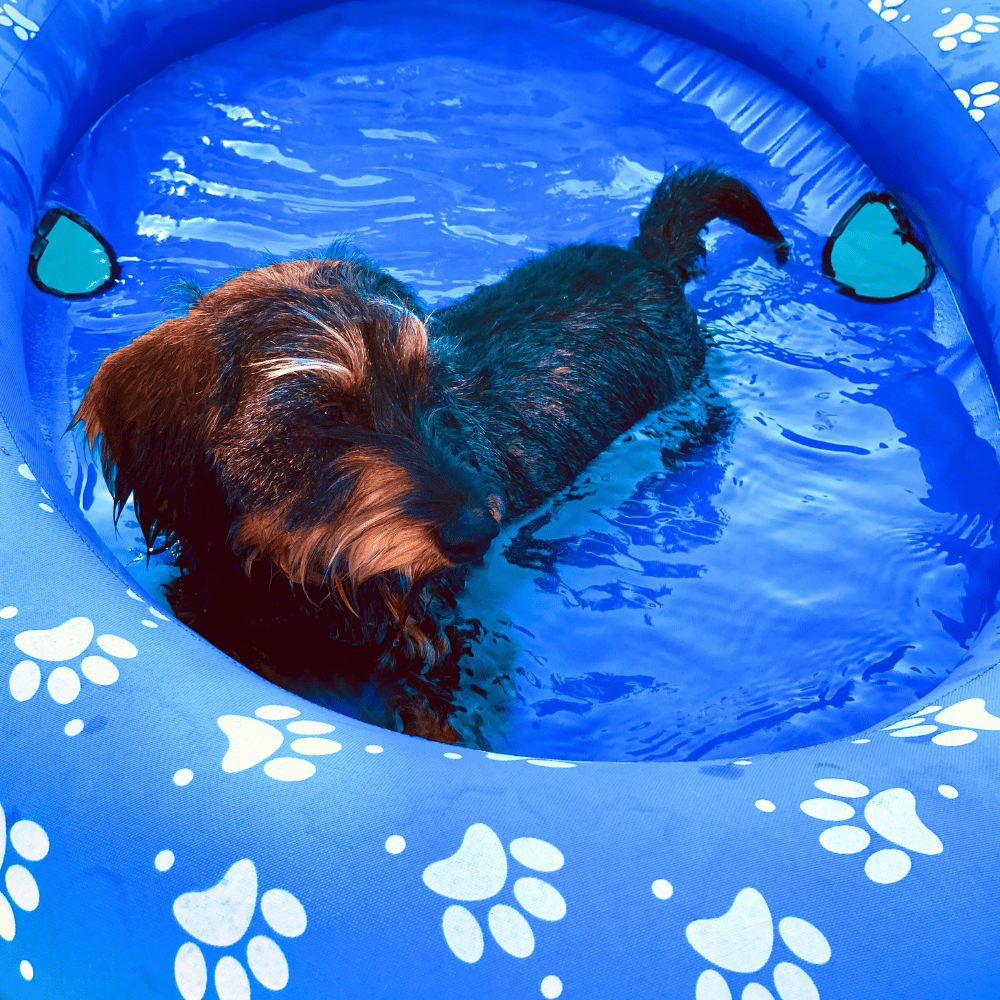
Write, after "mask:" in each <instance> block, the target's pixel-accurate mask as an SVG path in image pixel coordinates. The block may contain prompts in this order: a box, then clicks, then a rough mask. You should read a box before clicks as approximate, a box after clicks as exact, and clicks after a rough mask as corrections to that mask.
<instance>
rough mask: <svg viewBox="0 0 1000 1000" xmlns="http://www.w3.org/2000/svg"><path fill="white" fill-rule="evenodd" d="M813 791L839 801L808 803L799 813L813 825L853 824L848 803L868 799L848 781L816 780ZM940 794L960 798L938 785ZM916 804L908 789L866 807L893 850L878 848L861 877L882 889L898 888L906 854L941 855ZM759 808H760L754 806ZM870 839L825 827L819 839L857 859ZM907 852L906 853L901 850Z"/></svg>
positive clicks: (855, 830) (875, 798)
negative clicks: (815, 822)
mask: <svg viewBox="0 0 1000 1000" xmlns="http://www.w3.org/2000/svg"><path fill="white" fill-rule="evenodd" d="M814 784H815V786H816V787H817V788H818V789H819V790H820V791H821V792H825V793H826V794H827V795H838V796H840V798H837V799H833V798H815V799H806V800H805V801H804V802H802V803H800V804H799V808H800V809H801V810H802V811H803V812H804V813H805V814H806V815H807V816H812V817H813V819H819V820H823V821H825V822H828V823H829V822H833V823H839V824H842V823H843V821H844V820H848V819H851V818H852V817H853V816H854V814H855V808H854V806H852V805H851V804H850V803H849V802H844V801H843V799H847V798H851V799H853V798H863V797H865V796H867V795H869V794H870V792H869V790H868V788H867V787H866V786H865V785H862V784H861V783H860V782H858V781H849V780H847V779H846V778H820V780H819V781H816V782H814ZM938 791H939V792H940V793H941V794H942V795H943V796H945V797H946V798H949V799H953V798H956V797H957V795H958V792H957V791H955V789H954V788H953V787H952V786H951V785H939V786H938ZM916 801H917V800H916V798H915V797H914V795H913V793H912V792H911V791H909V789H906V788H886V789H885V790H884V791H881V792H878V793H877V794H875V795H872V797H871V798H870V799H869V800H868V802H867V803H866V804H865V810H864V817H865V821H866V822H867V823H868V826H870V827H871V828H872V829H873V830H874V831H875V832H876V833H877V834H880V835H881V836H882V837H884V838H885V839H886V840H888V841H891V842H892V843H893V844H896V845H898V846H897V847H894V848H893V847H891V848H882V849H879V850H876V851H875V852H874V853H872V854H870V855H869V856H868V858H867V860H866V861H865V874H866V875H867V876H868V877H869V878H870V879H871V880H872V881H873V882H879V883H881V884H883V885H888V884H890V883H892V882H898V881H899V880H900V879H902V878H905V877H906V876H907V875H908V874H909V871H910V866H911V864H912V861H911V859H910V855H909V854H907V853H906V851H913V852H915V853H917V854H940V853H941V852H942V851H943V850H944V845H943V844H942V843H941V839H940V837H938V835H937V834H936V833H934V832H933V831H932V830H930V829H928V828H927V827H926V826H925V825H924V824H923V822H922V821H921V820H920V817H919V816H917V809H916ZM758 808H761V806H760V804H759V803H758ZM871 840H872V838H871V834H869V832H868V831H867V830H866V829H865V828H864V827H862V826H854V825H853V824H848V825H837V826H830V827H827V828H826V829H825V830H824V831H823V832H822V833H821V834H820V835H819V842H820V844H821V845H822V846H823V847H824V848H825V849H826V850H828V851H831V852H832V853H833V854H860V853H861V852H862V851H864V850H867V848H868V847H869V846H870V844H871ZM899 848H906V850H899Z"/></svg>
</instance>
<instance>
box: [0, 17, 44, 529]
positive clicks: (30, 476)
mask: <svg viewBox="0 0 1000 1000" xmlns="http://www.w3.org/2000/svg"><path fill="white" fill-rule="evenodd" d="M5 6H6V5H5ZM14 13H17V12H16V11H15V12H14ZM13 23H14V22H13V21H12V20H11V19H10V18H9V17H7V18H5V17H4V16H3V14H0V24H2V25H4V26H5V27H10V25H12V24H13ZM32 23H34V22H32ZM19 27H20V26H19ZM17 30H18V29H17V28H15V29H14V31H15V32H16V31H17ZM21 30H24V29H23V28H22V29H21ZM20 37H21V36H20V35H18V38H20ZM25 37H26V35H25ZM32 37H34V36H32ZM17 472H18V475H19V476H21V478H22V479H27V480H28V482H30V483H34V482H37V480H36V479H35V475H34V473H33V472H32V471H31V469H29V468H28V466H27V465H25V464H24V462H22V463H21V464H20V465H19V466H18V467H17ZM38 491H39V492H40V493H41V494H42V496H43V497H45V499H46V500H51V499H52V498H51V497H50V496H49V495H48V493H46V492H45V490H43V489H42V488H41V486H39V487H38ZM38 506H39V507H41V508H42V510H44V511H45V512H46V513H47V514H53V513H55V508H54V507H53V506H52V505H51V504H50V503H39V504H38Z"/></svg>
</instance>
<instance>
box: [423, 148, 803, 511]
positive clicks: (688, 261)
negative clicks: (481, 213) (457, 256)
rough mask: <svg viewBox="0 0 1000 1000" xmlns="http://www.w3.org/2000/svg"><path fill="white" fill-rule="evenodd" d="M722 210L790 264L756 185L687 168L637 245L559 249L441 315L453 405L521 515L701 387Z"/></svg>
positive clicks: (650, 214) (437, 319)
mask: <svg viewBox="0 0 1000 1000" xmlns="http://www.w3.org/2000/svg"><path fill="white" fill-rule="evenodd" d="M717 217H722V218H726V219H728V220H731V221H733V222H735V223H737V224H738V225H740V226H742V227H743V228H744V229H746V230H747V231H749V232H750V233H752V234H754V235H757V236H760V237H761V238H762V239H764V240H766V241H767V242H769V243H771V244H772V246H774V247H775V251H776V256H777V260H778V263H779V264H781V263H783V262H784V260H785V259H786V258H787V252H788V251H787V244H786V242H785V240H784V238H783V237H782V235H781V233H780V232H779V231H778V229H777V228H776V227H775V225H774V223H773V222H772V221H771V218H770V216H769V215H768V213H767V210H766V209H765V208H764V206H763V205H762V204H761V203H760V201H759V200H758V198H757V196H756V195H755V194H754V193H753V192H752V191H751V190H750V188H749V187H747V185H746V184H744V183H743V182H742V181H740V180H738V179H736V178H735V177H731V176H729V175H728V174H725V173H723V172H722V171H720V170H718V169H716V168H714V167H699V168H697V169H693V170H680V171H677V172H675V173H673V174H671V175H668V176H667V177H665V178H664V179H663V181H662V182H661V183H660V185H659V186H658V187H657V189H656V192H655V193H654V195H653V198H652V200H651V201H650V203H649V205H648V206H647V207H646V209H645V210H644V211H643V212H642V214H641V215H640V217H639V235H638V236H637V237H636V238H635V239H634V240H632V242H631V243H630V244H629V247H628V249H622V248H620V247H616V246H612V245H609V244H598V243H582V244H577V245H571V246H564V247H557V248H554V249H552V250H550V251H549V253H547V254H546V255H545V256H543V257H536V258H533V259H531V260H528V261H526V262H525V263H523V264H521V265H519V266H518V267H516V268H515V269H514V270H513V271H511V272H510V273H509V274H508V275H507V276H506V277H505V278H504V279H502V280H501V281H499V282H497V283H496V284H493V285H488V286H482V287H480V288H478V289H477V290H476V291H475V292H474V293H473V294H472V295H470V296H469V297H468V298H466V299H464V300H462V301H461V302H458V303H455V304H454V305H451V306H448V307H446V308H445V309H442V310H440V311H438V312H436V313H434V314H433V316H432V317H431V321H430V323H429V332H430V333H431V335H432V337H436V339H437V341H438V343H439V344H441V345H444V346H446V348H447V349H446V350H443V351H442V355H443V356H444V357H445V358H446V359H448V360H449V361H450V362H451V364H450V367H448V369H447V372H446V373H445V374H444V375H443V381H444V382H447V383H448V384H449V386H450V387H451V389H450V391H451V393H452V405H453V407H454V408H455V410H456V411H457V412H458V413H460V414H462V413H467V414H470V415H471V420H470V423H469V425H468V427H467V434H468V435H476V434H479V435H481V436H482V437H483V438H484V439H486V440H489V441H490V442H491V444H492V445H493V446H494V447H497V448H498V449H499V451H500V453H501V456H502V459H501V460H502V462H503V464H504V465H505V468H504V469H503V478H504V479H505V480H506V481H507V482H508V483H510V484H511V485H510V487H509V494H508V506H507V512H508V515H513V516H517V515H518V514H520V513H523V512H525V511H527V510H530V509H531V508H532V507H534V506H537V504H539V503H540V502H541V501H542V500H544V499H545V498H546V497H547V496H549V495H551V494H552V493H553V492H554V491H555V490H558V489H560V488H562V487H563V486H565V485H567V484H568V483H570V482H571V481H572V480H573V479H574V477H575V476H576V475H577V473H578V472H579V471H580V470H581V469H582V468H583V467H584V466H585V465H587V463H588V462H590V461H591V460H592V459H593V458H594V457H596V456H597V455H598V454H600V453H601V452H602V451H603V450H604V449H605V448H606V447H607V446H608V444H610V443H611V441H613V440H614V439H615V438H616V437H618V435H619V434H621V433H623V432H624V431H625V430H627V429H628V428H629V427H631V426H632V425H633V424H634V423H635V422H636V421H637V420H639V419H640V418H641V417H643V416H644V415H645V414H646V413H648V412H650V411H651V410H654V409H658V408H660V407H663V406H665V405H667V404H668V403H670V402H671V401H672V400H673V399H675V398H676V397H677V396H678V395H679V394H680V393H681V392H683V391H684V390H686V389H688V388H689V387H690V386H691V383H692V381H693V380H694V378H695V377H696V375H697V374H698V372H699V371H700V370H701V369H702V367H703V365H704V362H705V355H706V341H705V337H704V334H703V332H702V330H701V328H700V326H699V323H698V318H697V315H696V314H695V312H694V310H693V309H692V308H691V306H690V305H689V304H688V302H687V300H686V299H685V297H684V284H685V282H686V281H687V280H688V279H689V278H690V277H692V276H695V275H697V274H698V273H700V268H699V264H700V261H701V259H702V258H703V257H704V254H705V247H704V244H703V243H702V241H701V236H700V233H701V230H702V229H703V228H704V226H705V225H706V224H707V223H708V222H709V221H711V220H712V219H713V218H717ZM456 375H458V376H460V377H456ZM479 414H487V415H488V416H487V418H486V420H487V426H482V425H481V424H480V423H479V422H478V415H479Z"/></svg>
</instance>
